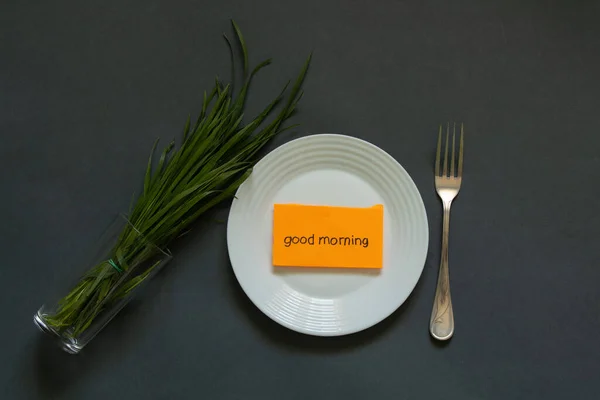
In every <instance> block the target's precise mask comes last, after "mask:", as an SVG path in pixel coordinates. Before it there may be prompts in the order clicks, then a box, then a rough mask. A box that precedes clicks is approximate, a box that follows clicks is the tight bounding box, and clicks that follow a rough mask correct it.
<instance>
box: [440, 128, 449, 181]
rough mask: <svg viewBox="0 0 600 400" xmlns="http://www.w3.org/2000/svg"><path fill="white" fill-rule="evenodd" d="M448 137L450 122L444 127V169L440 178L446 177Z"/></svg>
mask: <svg viewBox="0 0 600 400" xmlns="http://www.w3.org/2000/svg"><path fill="white" fill-rule="evenodd" d="M449 137H450V122H448V125H446V150H445V151H444V169H443V171H442V176H444V177H447V176H448V139H449Z"/></svg>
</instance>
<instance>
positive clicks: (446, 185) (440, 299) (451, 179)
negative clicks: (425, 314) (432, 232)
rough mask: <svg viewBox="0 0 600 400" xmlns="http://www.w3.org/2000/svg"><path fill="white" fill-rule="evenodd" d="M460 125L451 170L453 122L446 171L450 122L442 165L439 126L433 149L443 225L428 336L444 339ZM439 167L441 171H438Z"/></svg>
mask: <svg viewBox="0 0 600 400" xmlns="http://www.w3.org/2000/svg"><path fill="white" fill-rule="evenodd" d="M463 137H464V126H463V124H460V143H459V150H458V168H457V173H456V174H455V173H454V166H455V165H456V157H455V156H456V123H454V126H453V129H452V160H451V161H450V171H448V143H449V141H450V123H448V125H446V146H445V151H444V161H443V166H441V165H440V164H441V160H440V158H441V152H442V125H440V132H439V135H438V144H437V152H436V156H435V190H436V191H437V194H438V196H440V198H441V199H442V204H443V207H444V225H443V230H442V256H441V261H440V271H439V275H438V281H437V287H436V289H435V300H434V302H433V310H432V312H431V321H430V322H429V332H430V333H431V336H433V337H434V338H436V339H438V340H448V339H450V338H451V337H452V335H453V334H454V313H453V311H452V300H451V298H450V277H449V273H448V237H449V234H450V206H451V205H452V201H453V200H454V199H455V198H456V195H458V191H459V190H460V184H461V182H462V172H463V147H464V146H463V141H464V140H463V139H464V138H463ZM440 167H442V173H441V174H440Z"/></svg>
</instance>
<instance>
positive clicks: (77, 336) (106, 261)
mask: <svg viewBox="0 0 600 400" xmlns="http://www.w3.org/2000/svg"><path fill="white" fill-rule="evenodd" d="M88 257H89V258H88V259H87V260H88V261H86V262H84V263H82V264H83V265H81V264H79V266H76V268H81V269H83V270H84V271H85V272H84V273H83V275H81V276H80V277H79V278H78V279H77V280H76V281H75V282H74V283H72V284H70V285H69V286H68V287H67V288H66V290H62V291H59V292H58V293H57V296H56V297H55V298H53V299H51V301H50V302H47V303H45V304H44V305H42V307H40V309H39V310H38V311H37V312H36V313H35V315H34V318H33V319H34V322H35V324H36V325H37V326H38V327H39V328H40V329H41V330H42V331H43V332H46V333H48V334H50V335H52V336H53V337H54V338H56V339H58V341H59V344H60V346H61V347H62V348H63V350H65V351H67V352H68V353H71V354H77V353H79V352H80V351H81V350H82V349H83V348H84V347H85V346H86V345H87V344H88V343H89V342H90V341H91V340H92V339H93V338H94V337H95V336H96V335H97V334H98V333H99V332H100V331H101V330H102V329H103V328H104V327H105V326H106V325H107V324H108V323H109V322H110V321H111V320H112V319H113V318H114V316H115V315H117V313H118V312H119V311H120V310H121V309H122V308H123V307H124V306H125V305H126V304H127V303H129V301H130V300H131V299H132V298H133V297H134V296H135V295H136V293H138V291H139V290H141V289H142V288H143V286H145V284H146V283H147V282H148V281H149V280H150V279H152V277H154V276H155V275H156V274H157V273H158V272H159V271H160V270H161V269H162V268H163V267H164V266H165V265H166V264H167V263H168V262H169V261H170V260H171V258H172V256H171V254H170V253H169V251H168V250H166V249H160V248H159V247H157V246H156V245H154V244H153V243H152V242H150V241H149V240H147V238H146V237H145V236H144V235H143V234H142V233H140V231H139V230H138V229H136V227H135V226H133V224H131V222H130V221H129V220H128V219H127V217H126V216H125V215H122V214H121V215H119V216H118V217H117V218H115V220H114V222H113V223H112V224H111V225H110V226H109V227H108V229H106V231H105V232H104V234H103V235H102V236H101V238H100V239H99V240H98V241H97V242H96V245H95V246H94V250H93V251H91V254H89V255H88Z"/></svg>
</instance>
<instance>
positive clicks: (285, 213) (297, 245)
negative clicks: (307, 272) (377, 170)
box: [273, 204, 383, 268]
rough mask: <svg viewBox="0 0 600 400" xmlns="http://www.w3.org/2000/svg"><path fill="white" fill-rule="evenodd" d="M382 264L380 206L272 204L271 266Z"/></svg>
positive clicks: (363, 266) (370, 265) (374, 266)
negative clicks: (273, 206)
mask: <svg viewBox="0 0 600 400" xmlns="http://www.w3.org/2000/svg"><path fill="white" fill-rule="evenodd" d="M382 264H383V205H376V206H373V207H367V208H352V207H330V206H307V205H300V204H275V209H274V214H273V265H275V266H280V267H285V266H287V267H337V268H344V267H346V268H381V267H382Z"/></svg>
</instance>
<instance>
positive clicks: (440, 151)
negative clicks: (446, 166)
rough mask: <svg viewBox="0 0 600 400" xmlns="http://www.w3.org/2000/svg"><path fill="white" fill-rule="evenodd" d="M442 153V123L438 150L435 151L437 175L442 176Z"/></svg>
mask: <svg viewBox="0 0 600 400" xmlns="http://www.w3.org/2000/svg"><path fill="white" fill-rule="evenodd" d="M441 153H442V124H440V133H439V134H438V143H437V151H436V152H435V176H440V155H441Z"/></svg>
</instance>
